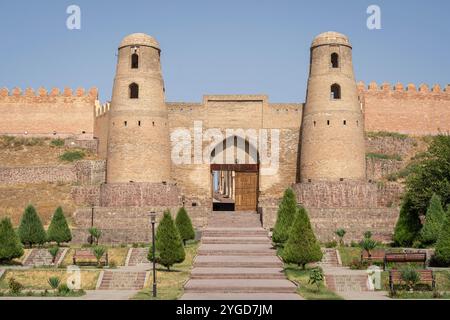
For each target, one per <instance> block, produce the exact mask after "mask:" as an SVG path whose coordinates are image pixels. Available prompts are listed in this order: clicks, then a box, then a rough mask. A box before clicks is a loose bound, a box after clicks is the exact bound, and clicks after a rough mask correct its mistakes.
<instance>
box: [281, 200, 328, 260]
mask: <svg viewBox="0 0 450 320" xmlns="http://www.w3.org/2000/svg"><path fill="white" fill-rule="evenodd" d="M281 258H282V259H283V261H284V262H285V263H295V264H297V265H299V266H302V267H303V269H305V267H306V264H307V263H311V262H317V261H320V260H322V250H321V249H320V244H319V242H318V241H317V239H316V236H315V235H314V232H313V230H312V227H311V223H310V221H309V217H308V213H307V212H306V210H305V209H304V208H303V207H300V208H299V209H298V210H297V213H296V217H295V220H294V223H293V224H292V227H291V229H290V231H289V239H288V240H287V242H286V245H285V247H284V249H283V252H282V254H281Z"/></svg>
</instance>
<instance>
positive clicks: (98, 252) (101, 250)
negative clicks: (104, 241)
mask: <svg viewBox="0 0 450 320" xmlns="http://www.w3.org/2000/svg"><path fill="white" fill-rule="evenodd" d="M92 253H93V254H94V256H95V259H97V265H98V266H99V267H101V266H102V263H101V260H102V257H103V255H104V254H105V253H106V248H105V247H103V246H96V247H94V248H93V249H92Z"/></svg>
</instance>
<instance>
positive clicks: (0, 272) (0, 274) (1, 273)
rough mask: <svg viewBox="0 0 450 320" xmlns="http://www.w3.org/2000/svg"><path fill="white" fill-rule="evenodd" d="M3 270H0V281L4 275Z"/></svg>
mask: <svg viewBox="0 0 450 320" xmlns="http://www.w3.org/2000/svg"><path fill="white" fill-rule="evenodd" d="M5 271H6V270H5V269H0V279H1V278H2V277H3V275H4V274H5Z"/></svg>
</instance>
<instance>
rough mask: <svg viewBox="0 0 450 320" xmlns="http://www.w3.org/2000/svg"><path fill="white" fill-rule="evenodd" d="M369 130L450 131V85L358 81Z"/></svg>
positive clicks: (417, 132) (413, 133) (419, 134)
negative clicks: (379, 84) (430, 85)
mask: <svg viewBox="0 0 450 320" xmlns="http://www.w3.org/2000/svg"><path fill="white" fill-rule="evenodd" d="M358 92H359V99H360V102H361V103H362V107H363V111H364V119H365V129H366V131H387V132H398V133H404V134H410V135H416V136H423V135H436V134H438V133H440V132H443V133H446V132H450V85H447V87H446V88H445V89H443V88H441V87H440V86H439V85H434V86H433V87H432V89H430V88H429V86H428V85H426V84H422V85H420V86H419V88H417V87H416V86H415V85H414V84H408V85H407V86H404V85H403V84H401V83H398V84H396V85H395V86H394V87H393V86H392V85H391V84H389V83H383V84H382V85H381V86H378V84H376V83H375V82H372V83H370V84H369V86H368V87H366V85H365V84H364V83H363V82H360V83H359V84H358Z"/></svg>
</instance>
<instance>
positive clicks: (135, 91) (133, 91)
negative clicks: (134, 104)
mask: <svg viewBox="0 0 450 320" xmlns="http://www.w3.org/2000/svg"><path fill="white" fill-rule="evenodd" d="M130 99H139V85H138V84H137V83H132V84H130Z"/></svg>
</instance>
